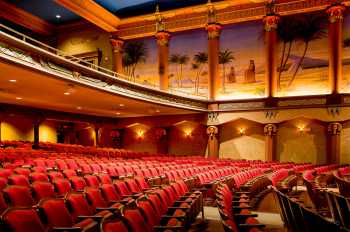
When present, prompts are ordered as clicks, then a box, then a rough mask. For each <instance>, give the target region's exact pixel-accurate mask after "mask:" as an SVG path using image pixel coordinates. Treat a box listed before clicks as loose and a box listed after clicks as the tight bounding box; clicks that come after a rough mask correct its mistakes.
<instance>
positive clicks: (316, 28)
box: [288, 14, 327, 87]
mask: <svg viewBox="0 0 350 232" xmlns="http://www.w3.org/2000/svg"><path fill="white" fill-rule="evenodd" d="M298 22H299V30H298V40H300V41H302V42H304V51H303V54H302V56H301V57H300V59H299V62H298V64H297V67H296V69H295V71H294V73H293V76H292V78H291V79H290V81H289V83H288V87H289V86H291V85H292V84H293V81H294V80H295V77H296V75H297V73H298V71H299V69H300V67H301V65H302V63H303V61H304V59H305V56H306V52H307V50H308V48H309V44H310V42H311V41H314V40H318V39H322V38H324V37H325V36H326V35H327V32H326V25H327V24H326V18H325V17H324V15H321V14H309V15H302V16H300V18H299V19H298Z"/></svg>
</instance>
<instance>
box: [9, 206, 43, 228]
mask: <svg viewBox="0 0 350 232" xmlns="http://www.w3.org/2000/svg"><path fill="white" fill-rule="evenodd" d="M2 221H3V222H4V226H5V231H11V232H47V231H48V230H47V228H45V226H44V225H43V223H42V222H41V221H40V218H39V216H38V214H37V212H36V211H35V210H34V209H32V208H9V209H8V210H6V211H5V212H4V214H3V215H2Z"/></svg>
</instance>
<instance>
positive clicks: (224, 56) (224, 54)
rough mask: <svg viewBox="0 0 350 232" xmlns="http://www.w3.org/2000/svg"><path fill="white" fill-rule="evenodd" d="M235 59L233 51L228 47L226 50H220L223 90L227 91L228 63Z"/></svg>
mask: <svg viewBox="0 0 350 232" xmlns="http://www.w3.org/2000/svg"><path fill="white" fill-rule="evenodd" d="M233 60H235V57H234V56H233V52H232V51H230V50H228V49H226V50H225V51H220V52H219V64H221V65H222V74H223V75H222V80H221V90H222V92H225V82H226V64H229V63H231V62H232V61H233Z"/></svg>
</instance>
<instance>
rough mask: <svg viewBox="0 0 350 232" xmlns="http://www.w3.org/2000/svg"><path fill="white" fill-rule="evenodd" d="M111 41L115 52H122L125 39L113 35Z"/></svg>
mask: <svg viewBox="0 0 350 232" xmlns="http://www.w3.org/2000/svg"><path fill="white" fill-rule="evenodd" d="M109 41H110V42H111V44H112V47H113V52H115V53H117V52H121V51H122V49H123V46H124V40H122V39H120V38H115V37H112V38H110V39H109Z"/></svg>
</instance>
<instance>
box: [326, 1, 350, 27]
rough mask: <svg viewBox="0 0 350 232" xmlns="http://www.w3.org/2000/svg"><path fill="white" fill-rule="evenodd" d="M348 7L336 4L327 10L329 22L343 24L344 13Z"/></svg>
mask: <svg viewBox="0 0 350 232" xmlns="http://www.w3.org/2000/svg"><path fill="white" fill-rule="evenodd" d="M345 10H346V7H345V6H344V5H342V4H334V5H331V6H329V7H328V8H327V10H326V13H327V14H328V20H329V22H330V23H336V22H342V21H343V20H344V11H345Z"/></svg>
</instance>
